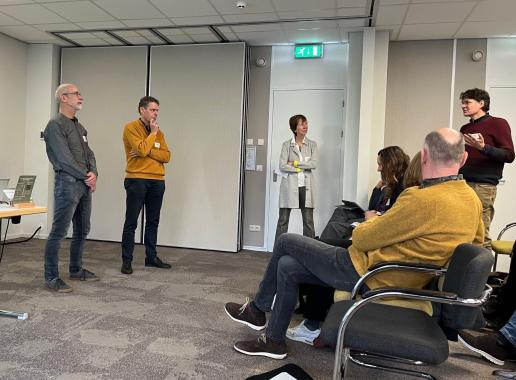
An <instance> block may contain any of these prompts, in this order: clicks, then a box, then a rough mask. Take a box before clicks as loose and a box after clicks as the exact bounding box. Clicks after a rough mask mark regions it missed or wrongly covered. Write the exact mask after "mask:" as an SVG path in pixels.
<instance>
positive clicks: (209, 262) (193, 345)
mask: <svg viewBox="0 0 516 380" xmlns="http://www.w3.org/2000/svg"><path fill="white" fill-rule="evenodd" d="M44 244H45V241H44V240H32V241H30V242H27V243H22V244H14V245H9V246H7V247H6V249H5V253H4V257H3V260H2V262H1V263H0V309H4V310H5V309H7V310H16V311H25V312H28V313H29V319H28V320H26V321H18V320H15V319H10V318H0V379H72V380H78V379H245V378H246V377H248V376H251V375H254V374H258V373H262V372H265V371H268V370H271V369H274V368H277V367H279V366H281V365H283V364H286V363H289V362H291V363H296V364H298V365H300V366H301V367H303V368H304V369H305V370H306V371H307V372H308V373H309V374H310V375H311V376H312V377H314V378H315V379H329V378H331V372H332V368H333V353H332V352H331V351H330V350H327V349H314V348H313V347H310V346H307V345H305V344H302V343H297V342H288V347H289V356H288V358H287V359H286V360H283V361H277V360H273V359H267V358H260V357H248V356H245V355H242V354H239V353H237V352H236V351H234V350H233V348H232V345H233V343H234V342H235V341H237V340H241V339H246V338H253V337H255V336H257V333H256V332H254V331H252V330H249V329H247V328H246V327H245V326H242V325H239V324H237V323H235V322H233V321H231V320H230V319H229V318H228V317H227V316H226V314H225V313H224V311H223V305H224V303H225V302H228V301H236V302H240V301H241V302H243V300H244V299H245V297H246V296H251V297H252V296H253V295H254V292H255V290H256V287H257V286H258V283H259V281H260V278H261V275H262V273H263V270H264V268H265V266H266V264H267V261H268V257H269V255H268V254H266V253H256V252H240V253H237V254H231V253H222V252H211V251H197V250H187V249H176V248H165V247H161V248H160V249H159V256H160V257H161V258H162V259H163V260H165V261H168V262H170V263H171V264H172V269H171V270H162V269H156V268H145V267H144V266H143V260H144V253H143V247H142V246H137V247H136V251H135V260H134V262H133V268H134V274H132V275H130V276H128V275H123V274H121V273H120V264H121V262H120V249H119V244H115V243H106V242H95V241H90V242H88V243H87V244H86V252H85V257H84V266H85V268H87V269H89V270H91V271H93V272H95V273H97V274H98V275H99V276H100V278H101V280H100V281H99V282H76V281H68V283H69V284H70V285H72V286H73V289H74V291H73V292H72V293H67V294H56V293H52V292H49V291H47V290H46V289H45V288H44V287H43V269H42V268H43V248H44ZM68 247H69V242H68V241H65V242H64V243H63V246H62V250H61V266H60V271H61V275H62V278H63V279H65V281H66V280H67V278H68V276H67V272H68V271H67V265H68ZM295 318H296V319H297V320H299V317H298V316H296V317H295ZM293 323H296V321H294V322H293ZM508 368H511V367H508ZM512 368H513V369H514V368H515V367H514V366H513V367H512ZM426 369H427V370H428V371H429V372H430V373H432V374H433V375H434V376H436V377H437V378H440V379H473V378H476V379H489V378H492V379H494V377H492V376H491V372H492V370H493V369H496V368H495V366H494V365H491V364H490V363H488V362H486V361H484V360H483V359H481V358H480V357H479V356H478V355H475V354H473V353H471V352H470V351H468V350H467V349H465V348H463V347H462V346H461V345H460V344H457V343H451V345H450V358H449V360H448V361H447V362H446V363H444V364H443V365H441V366H438V367H430V368H426ZM349 378H353V379H377V378H381V379H400V378H403V377H402V376H400V375H394V374H387V373H385V372H378V371H375V370H369V369H364V368H359V367H357V366H355V365H352V367H351V368H350V371H349Z"/></svg>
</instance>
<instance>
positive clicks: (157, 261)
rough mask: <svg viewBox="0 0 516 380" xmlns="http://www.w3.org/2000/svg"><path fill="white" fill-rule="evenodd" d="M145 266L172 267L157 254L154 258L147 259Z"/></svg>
mask: <svg viewBox="0 0 516 380" xmlns="http://www.w3.org/2000/svg"><path fill="white" fill-rule="evenodd" d="M145 266H146V267H155V268H163V269H170V268H172V265H170V264H167V263H164V262H163V261H161V259H160V258H159V257H158V256H156V257H155V258H154V259H152V260H149V259H145Z"/></svg>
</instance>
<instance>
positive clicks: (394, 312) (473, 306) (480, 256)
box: [321, 244, 493, 380]
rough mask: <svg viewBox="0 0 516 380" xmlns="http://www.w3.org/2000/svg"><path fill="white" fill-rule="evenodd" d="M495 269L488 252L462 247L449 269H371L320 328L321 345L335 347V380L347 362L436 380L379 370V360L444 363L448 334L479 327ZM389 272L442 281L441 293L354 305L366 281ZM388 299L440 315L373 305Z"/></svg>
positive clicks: (370, 297)
mask: <svg viewBox="0 0 516 380" xmlns="http://www.w3.org/2000/svg"><path fill="white" fill-rule="evenodd" d="M492 265H493V256H492V254H491V252H489V251H488V250H487V249H485V248H482V247H479V246H474V245H472V244H461V245H459V246H458V247H457V248H456V249H455V251H454V253H453V255H452V257H451V260H450V264H449V267H448V269H445V268H438V267H436V266H433V265H417V264H416V265H413V264H404V263H380V264H378V265H375V266H374V267H372V268H370V269H369V272H368V273H366V274H365V275H364V276H363V277H362V278H361V279H360V281H359V282H358V283H357V285H356V286H355V289H354V290H353V293H352V300H349V301H341V302H337V303H335V304H334V305H333V306H332V308H331V310H330V312H329V314H328V317H327V318H326V321H325V322H324V325H323V327H322V331H321V340H322V342H323V343H325V344H327V345H330V346H332V347H335V366H334V372H333V379H334V380H336V379H338V378H339V377H340V378H341V379H344V378H345V377H346V370H347V367H348V363H349V360H351V361H352V362H354V363H356V364H358V365H361V366H365V367H368V368H376V369H381V370H387V371H391V372H396V373H402V374H406V375H414V376H418V377H424V378H427V379H434V377H433V376H432V375H430V374H426V373H423V372H418V371H413V370H409V369H405V368H399V367H391V366H386V365H381V364H379V363H378V360H379V359H380V361H383V360H387V361H396V362H398V363H405V364H413V365H427V364H435V365H436V364H440V363H442V362H444V361H445V360H446V359H447V358H448V354H449V350H448V338H447V333H449V332H450V331H457V330H461V329H470V328H475V327H478V323H479V318H480V319H481V312H480V306H481V305H482V303H483V302H485V300H486V299H487V298H488V297H489V294H490V292H491V289H490V287H489V286H487V285H486V281H487V277H488V275H489V272H490V269H491V266H492ZM389 270H404V271H416V272H423V273H428V274H432V275H434V276H437V277H439V276H443V275H444V276H445V278H444V284H443V290H442V291H433V290H425V289H407V288H381V289H374V290H371V291H368V292H366V293H364V294H363V295H362V299H361V300H356V295H357V294H358V292H359V290H360V288H361V287H362V285H363V284H364V282H365V280H367V279H368V278H370V277H372V276H374V275H376V274H377V273H381V272H385V271H389ZM385 298H405V299H415V300H425V301H432V302H434V303H437V304H439V306H440V310H439V313H438V314H439V315H437V316H433V317H431V316H429V315H428V314H426V313H425V312H423V311H421V310H415V309H408V308H403V307H397V306H392V305H386V304H379V303H373V302H372V301H376V300H380V299H385ZM434 314H435V313H434ZM371 359H373V360H372V361H371Z"/></svg>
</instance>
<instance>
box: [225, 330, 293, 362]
mask: <svg viewBox="0 0 516 380" xmlns="http://www.w3.org/2000/svg"><path fill="white" fill-rule="evenodd" d="M233 348H234V349H235V350H237V351H238V352H240V353H242V354H245V355H252V356H266V357H268V358H272V359H285V358H286V357H287V345H286V343H285V341H284V340H273V339H271V338H267V337H266V336H265V334H262V335H260V336H259V337H258V339H254V340H248V341H242V342H236V343H235V345H234V346H233Z"/></svg>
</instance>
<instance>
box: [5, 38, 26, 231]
mask: <svg viewBox="0 0 516 380" xmlns="http://www.w3.org/2000/svg"><path fill="white" fill-rule="evenodd" d="M0 54H1V57H2V58H1V60H0V112H1V114H2V122H1V123H0V178H10V179H11V181H10V183H9V184H10V186H11V187H14V186H16V181H17V180H18V176H19V175H20V174H22V172H23V169H24V146H25V119H26V116H25V115H26V106H25V97H26V83H27V80H26V67H27V45H26V44H24V43H21V42H19V41H16V40H14V39H12V38H9V37H7V36H4V35H3V34H0ZM3 227H4V228H5V223H3ZM19 231H20V226H19V225H18V226H16V225H15V226H13V228H12V229H11V228H9V232H10V233H9V236H8V237H14V236H16V235H17V234H18V233H19ZM1 232H3V230H2V231H1ZM2 237H3V235H2Z"/></svg>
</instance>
